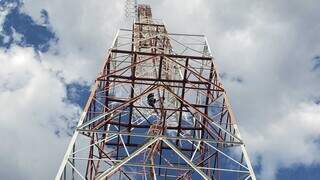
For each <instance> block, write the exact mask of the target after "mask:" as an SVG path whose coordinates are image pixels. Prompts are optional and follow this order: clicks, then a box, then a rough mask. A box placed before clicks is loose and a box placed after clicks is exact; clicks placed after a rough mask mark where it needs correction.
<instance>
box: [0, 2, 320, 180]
mask: <svg viewBox="0 0 320 180" xmlns="http://www.w3.org/2000/svg"><path fill="white" fill-rule="evenodd" d="M142 2H146V3H150V4H151V5H152V8H153V14H154V16H155V17H159V18H162V19H164V20H165V22H166V24H167V26H168V27H167V28H168V29H169V31H170V32H179V33H195V34H205V35H207V37H208V39H209V42H210V43H211V48H212V50H213V53H214V56H215V59H216V64H217V65H218V67H219V70H220V72H221V73H222V74H224V75H225V78H224V79H223V83H224V85H225V86H226V89H227V91H228V94H229V95H230V96H231V97H230V98H231V103H232V105H233V108H234V111H235V113H236V115H237V118H238V123H239V126H240V130H241V132H242V134H243V137H244V140H245V142H246V143H247V148H248V151H249V153H250V155H251V159H252V161H253V163H254V165H256V166H257V167H259V171H257V173H258V177H259V179H262V180H272V179H276V177H277V172H278V170H279V169H280V168H290V167H293V166H295V165H305V166H309V165H319V163H320V159H319V156H318V152H319V149H320V147H319V138H320V129H319V127H320V122H319V121H320V110H319V109H320V106H319V101H318V100H319V97H320V93H319V92H320V80H319V79H320V70H319V68H316V67H317V63H318V60H317V57H318V56H319V54H320V44H319V42H320V36H319V34H320V24H319V23H317V21H318V17H319V16H320V12H319V11H318V10H317V9H316V7H319V6H320V3H319V2H318V1H312V0H310V1H307V2H302V1H298V0H297V1H295V0H294V1H290V2H285V1H281V2H280V1H266V2H261V1H241V2H237V1H211V0H210V1H209V0H193V1H185V0H175V1H172V0H164V1H155V0H153V1H142ZM123 3H124V2H123V1H99V0H95V1H90V2H85V1H83V2H81V3H79V1H75V0H71V1H62V0H58V1H54V2H53V1H42V0H29V1H26V2H25V4H24V6H23V11H24V12H26V13H27V14H29V15H31V17H32V18H33V19H34V20H36V21H37V22H39V23H41V22H42V21H41V13H40V12H41V11H42V10H43V9H45V10H46V11H47V13H48V15H49V17H50V25H51V27H52V30H53V31H54V33H55V34H56V36H57V37H58V39H59V41H58V42H57V43H56V44H52V45H51V47H50V49H49V51H48V52H44V53H34V51H33V50H32V49H30V48H19V47H13V48H12V49H10V50H8V51H5V50H2V51H1V52H0V53H1V55H0V57H1V61H0V63H1V66H0V67H6V68H4V70H3V71H0V73H1V76H0V83H1V85H0V107H1V109H2V111H1V116H0V122H1V126H0V127H1V129H2V131H1V133H2V136H3V137H6V138H5V139H7V140H8V141H7V142H5V145H4V146H2V147H4V148H1V152H3V153H1V154H2V156H0V159H1V161H0V162H2V164H1V166H4V165H3V164H5V167H8V168H7V169H1V170H0V174H5V175H8V177H9V178H8V179H21V178H22V176H23V178H24V179H34V177H33V173H34V172H33V170H34V169H35V168H37V169H41V170H42V171H41V172H42V173H43V174H42V175H39V179H51V177H53V175H54V173H56V170H57V167H58V165H59V162H60V160H61V158H62V154H63V153H64V151H65V148H66V142H67V139H68V138H67V136H65V135H63V132H65V130H66V129H68V126H70V123H68V122H69V120H70V119H74V117H75V116H77V113H78V111H79V107H78V106H76V105H74V104H70V103H68V102H67V101H66V100H65V99H66V98H67V96H66V94H67V93H66V87H65V83H75V82H76V83H80V84H90V83H91V82H92V81H93V79H94V77H95V75H96V73H97V72H98V69H99V66H100V65H101V63H102V60H103V56H104V55H105V53H106V49H107V47H108V46H109V45H110V44H111V41H112V38H113V35H114V33H115V32H116V30H117V28H118V27H119V25H120V24H121V23H120V22H121V20H122V14H123V7H124V5H123ZM2 17H3V16H2ZM0 22H3V20H2V19H1V18H0ZM9 59H10V60H9ZM239 79H240V81H239ZM45 92H50V93H45ZM57 129H58V130H60V131H58V132H56V134H59V133H62V134H60V135H59V136H57V135H56V134H55V130H57ZM17 142H19V143H17ZM17 144H19V145H20V146H21V147H23V148H19V149H15V150H13V149H14V148H13V147H15V146H17ZM34 147H41V148H40V149H37V152H34ZM49 147H50V148H49ZM51 147H52V149H51ZM12 151H14V153H13V154H14V157H13V159H12V160H8V158H7V156H5V154H10V152H11V153H12ZM38 151H39V152H38ZM32 152H34V153H32ZM48 156H49V157H48ZM47 158H48V159H47ZM44 160H46V161H44ZM44 164H45V165H48V166H45V167H44V166H43V165H44ZM10 167H11V168H12V169H14V168H15V169H17V168H16V167H18V170H17V171H16V172H17V173H11V172H9V170H10ZM37 172H38V171H37ZM10 177H11V178H10ZM32 177H33V178H32Z"/></svg>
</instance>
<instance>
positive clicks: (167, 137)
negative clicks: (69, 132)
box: [56, 4, 256, 180]
mask: <svg viewBox="0 0 320 180" xmlns="http://www.w3.org/2000/svg"><path fill="white" fill-rule="evenodd" d="M135 7H136V10H135V13H136V16H135V20H134V23H133V24H132V29H120V30H119V31H118V33H117V35H116V37H115V40H114V42H113V44H112V47H111V48H110V49H109V51H108V54H107V56H106V58H105V62H104V64H103V67H102V70H101V72H100V74H99V75H98V76H97V78H96V81H95V84H94V85H93V87H92V89H91V94H90V97H89V99H88V101H87V104H86V106H85V108H84V110H83V113H82V116H81V118H80V120H79V123H78V126H77V128H76V130H75V133H74V135H73V137H72V139H71V142H70V144H69V147H68V149H67V152H66V154H65V156H64V159H63V161H62V163H61V166H60V169H59V171H58V173H57V176H56V180H60V179H62V180H66V179H72V180H73V179H90V180H91V179H98V180H100V179H153V180H157V179H161V180H162V179H168V180H170V179H207V180H208V179H211V180H224V179H228V180H231V179H239V180H240V179H241V180H256V178H255V175H254V172H253V169H252V166H251V163H250V160H249V157H248V154H247V152H246V149H245V145H244V142H243V140H242V138H241V136H240V133H239V130H238V127H237V124H236V120H235V117H234V115H233V113H232V109H231V106H230V103H229V101H228V97H227V95H226V92H225V89H224V88H223V86H222V84H221V81H220V78H219V74H218V72H217V68H216V65H215V63H214V58H213V57H212V54H211V52H210V48H209V46H208V43H207V39H206V38H205V36H203V35H191V34H172V33H168V32H167V30H166V27H165V25H164V23H163V22H162V21H161V20H158V19H152V13H151V8H150V6H149V5H145V4H139V5H136V4H135Z"/></svg>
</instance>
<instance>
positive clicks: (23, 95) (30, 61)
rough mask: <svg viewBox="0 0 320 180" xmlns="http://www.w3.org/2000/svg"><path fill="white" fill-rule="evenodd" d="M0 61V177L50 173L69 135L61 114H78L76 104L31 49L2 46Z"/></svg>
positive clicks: (71, 116)
mask: <svg viewBox="0 0 320 180" xmlns="http://www.w3.org/2000/svg"><path fill="white" fill-rule="evenodd" d="M0 67H3V68H2V69H1V71H0V92H1V93H0V107H1V113H0V114H1V115H0V136H1V137H2V143H1V153H0V162H1V170H0V174H1V177H2V178H4V179H35V178H34V177H37V178H36V179H48V177H53V176H54V173H56V169H57V168H58V165H59V162H60V161H61V159H62V156H63V151H64V149H65V146H66V143H67V141H68V140H69V138H68V137H67V136H66V134H64V133H63V131H65V130H66V128H67V124H68V122H67V121H66V120H69V121H70V120H71V119H75V118H77V117H78V113H79V110H80V109H79V107H77V106H74V105H71V104H68V103H67V102H66V101H65V98H66V89H65V87H64V84H63V83H62V82H61V81H60V80H59V78H57V76H56V75H55V73H54V72H52V71H50V70H48V69H46V68H45V67H44V66H43V65H42V63H41V61H39V59H38V58H37V57H36V55H35V54H34V51H33V49H30V48H20V47H13V48H11V49H10V50H9V51H4V50H3V49H1V50H0ZM57 129H59V130H61V131H62V133H61V134H60V137H58V136H57V135H55V133H54V131H56V130H57ZM35 170H36V171H35Z"/></svg>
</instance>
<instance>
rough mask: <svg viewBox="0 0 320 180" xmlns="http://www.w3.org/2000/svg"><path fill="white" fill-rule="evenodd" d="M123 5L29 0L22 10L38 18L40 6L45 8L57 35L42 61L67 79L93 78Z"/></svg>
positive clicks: (100, 2) (107, 46)
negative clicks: (55, 40)
mask: <svg viewBox="0 0 320 180" xmlns="http://www.w3.org/2000/svg"><path fill="white" fill-rule="evenodd" d="M123 8H124V1H108V2H106V1H100V0H94V1H83V2H81V3H79V1H76V0H72V1H67V2H66V1H63V0H58V1H42V0H30V1H27V2H25V6H24V11H25V12H26V13H28V14H30V15H31V16H32V17H33V18H34V19H38V20H40V19H41V17H40V11H41V9H45V10H47V11H48V14H49V21H50V24H51V26H52V29H53V31H54V32H55V33H56V35H57V36H58V38H59V43H58V44H57V46H55V47H53V48H52V49H51V51H50V52H49V53H46V54H42V58H43V59H45V61H44V63H46V64H47V66H49V67H50V68H52V69H54V70H55V71H60V72H61V73H62V76H63V77H64V78H65V80H66V81H67V82H72V81H79V80H81V81H82V82H85V81H87V82H92V81H93V79H94V77H95V76H96V74H97V73H98V72H99V70H100V69H99V66H100V65H101V64H102V63H103V58H104V55H105V54H106V52H107V49H108V48H109V46H110V45H111V41H112V39H113V36H114V35H115V33H116V31H117V29H118V27H119V24H120V23H121V22H122V16H123V13H124V11H123Z"/></svg>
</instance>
